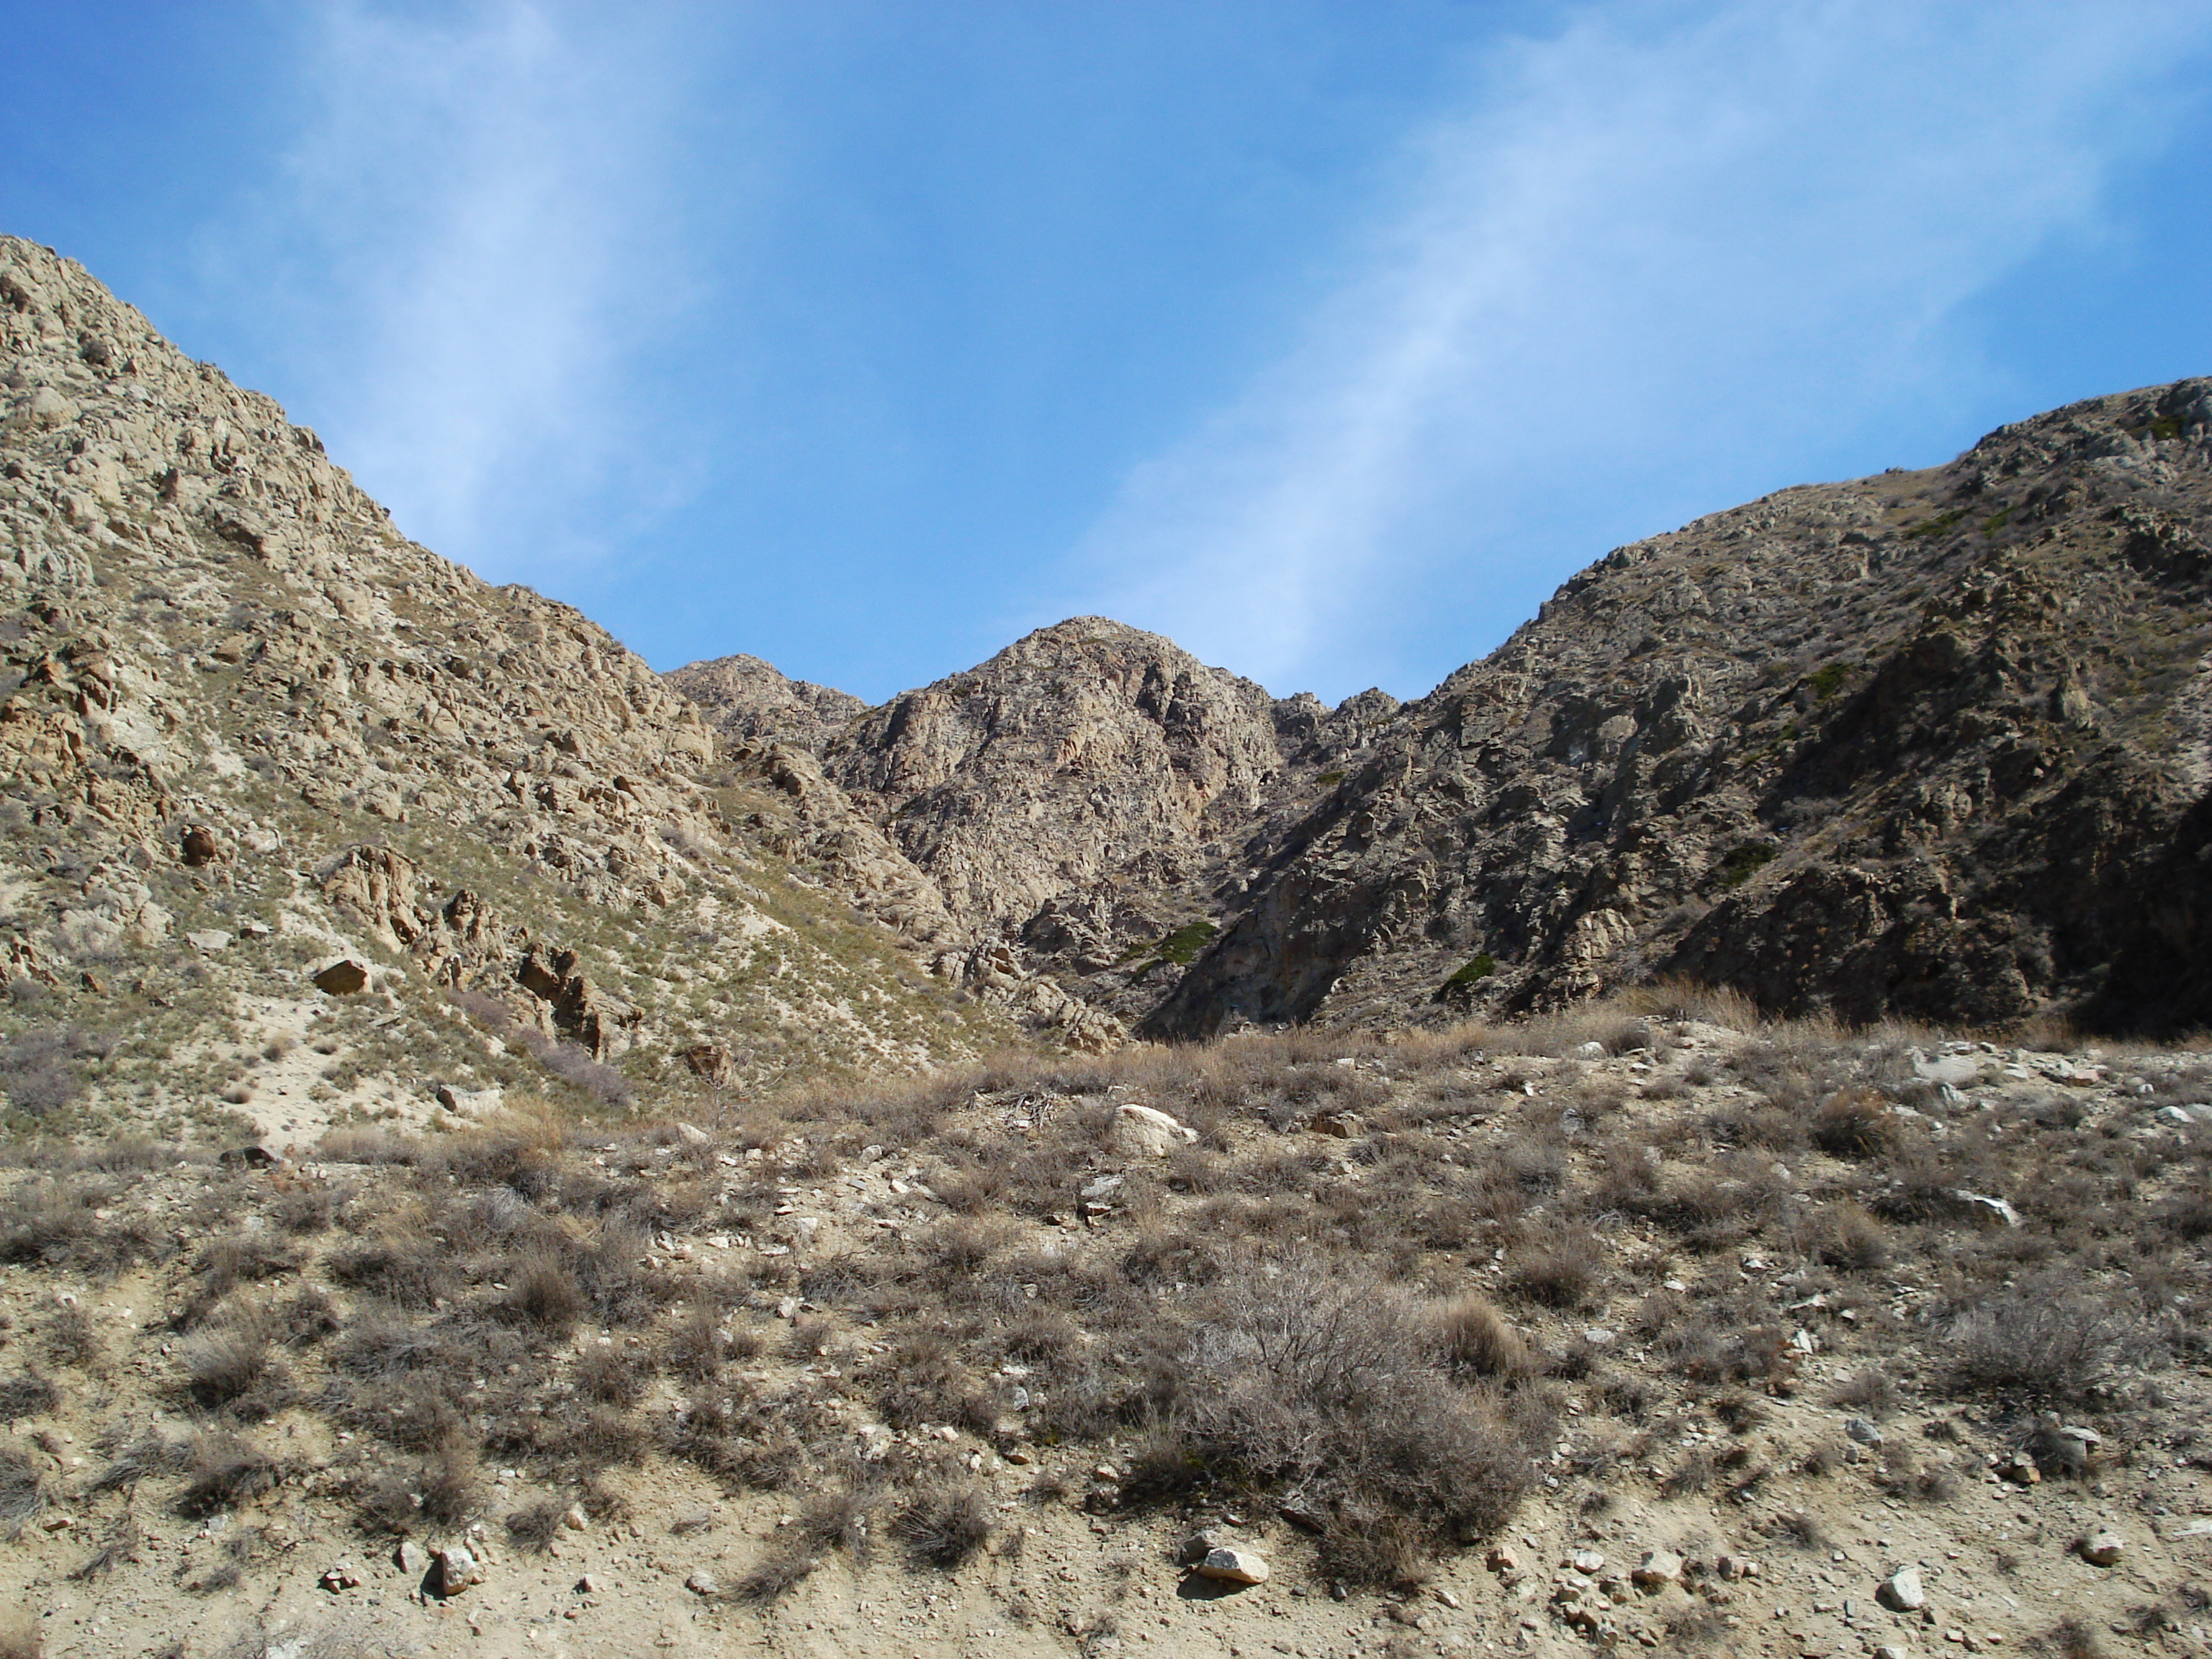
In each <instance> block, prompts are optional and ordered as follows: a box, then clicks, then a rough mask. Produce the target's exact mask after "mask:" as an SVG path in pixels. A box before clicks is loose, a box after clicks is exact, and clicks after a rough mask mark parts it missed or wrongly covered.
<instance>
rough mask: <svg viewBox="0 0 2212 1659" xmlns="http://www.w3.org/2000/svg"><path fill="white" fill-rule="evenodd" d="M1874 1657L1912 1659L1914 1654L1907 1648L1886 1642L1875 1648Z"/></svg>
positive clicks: (1876, 1658)
mask: <svg viewBox="0 0 2212 1659" xmlns="http://www.w3.org/2000/svg"><path fill="white" fill-rule="evenodd" d="M1874 1659H1912V1655H1911V1652H1910V1651H1909V1650H1906V1649H1905V1648H1900V1647H1897V1646H1894V1645H1893V1644H1888V1643H1884V1644H1882V1645H1881V1647H1878V1648H1876V1649H1875V1650H1874Z"/></svg>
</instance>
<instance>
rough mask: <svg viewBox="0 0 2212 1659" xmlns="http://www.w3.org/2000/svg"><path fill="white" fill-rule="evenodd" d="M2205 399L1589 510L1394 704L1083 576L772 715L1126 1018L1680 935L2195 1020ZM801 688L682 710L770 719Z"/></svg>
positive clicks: (1496, 1005)
mask: <svg viewBox="0 0 2212 1659" xmlns="http://www.w3.org/2000/svg"><path fill="white" fill-rule="evenodd" d="M2208 408H2212V404H2208V399H2207V386H2206V383H2205V382H2202V381H2186V382H2182V383H2179V384H2177V385H2175V386H2166V387H2158V388H2152V389H2149V390H2147V391H2143V392H2131V393H2127V394H2124V395H2120V396H2115V397H2111V398H2100V399H2094V400H2092V401H2090V402H2087V403H2084V404H2076V405H2074V406H2072V407H2070V408H2068V409H2064V410H2058V411H2056V412H2054V413H2052V414H2050V415H2046V416H2039V417H2038V418H2036V419H2033V420H2030V421H2026V422H2020V423H2018V424H2016V425H2014V426H2008V427H2006V428H2002V429H2000V430H1999V431H1997V432H1995V433H1992V434H1990V435H1989V436H1988V437H1986V438H1984V440H1982V441H1980V442H1979V443H1978V444H1977V445H1975V446H1974V447H1973V448H1972V450H1970V451H1969V452H1968V453H1966V454H1965V455H1963V456H1961V457H1960V458H1959V459H1957V460H1955V461H1954V462H1953V463H1951V464H1950V465H1947V466H1942V467H1937V468H1934V469H1930V470H1928V471H1920V472H1904V471H1891V472H1888V473H1885V474H1883V475H1881V477H1875V478H1870V479H1862V480H1858V481H1856V482H1852V483H1839V484H1826V485H1815V486H1808V487H1805V488H1801V489H1787V490H1783V491H1779V492H1778V493H1777V494H1775V495H1771V496H1768V497H1766V498H1765V499H1763V500H1761V501H1755V502H1753V503H1751V504H1749V505H1747V506H1746V507H1739V508H1735V509H1734V510H1732V511H1729V512H1725V513H1717V514H1715V515H1713V516H1711V517H1710V518H1706V519H1703V520H1699V521H1697V522H1696V523H1694V524H1692V525H1689V526H1686V527H1685V528H1683V529H1682V530H1680V531H1677V532H1673V533H1671V534H1668V535H1664V536H1659V537H1655V538H1652V539H1650V541H1647V542H1643V543H1639V544H1636V545H1634V546H1631V547H1626V548H1622V549H1620V550H1616V551H1614V552H1613V553H1612V554H1610V555H1608V556H1607V557H1606V558H1605V559H1603V560H1601V562H1599V563H1597V564H1596V565H1595V566H1593V567H1591V568H1589V569H1588V570H1586V571H1584V572H1583V574H1580V575H1578V576H1577V577H1576V578H1575V579H1574V580H1571V581H1570V582H1569V583H1568V584H1567V585H1566V586H1565V587H1563V588H1562V589H1561V590H1560V591H1559V593H1558V594H1557V595H1555V596H1554V598H1553V599H1552V600H1551V601H1550V603H1548V604H1547V605H1545V606H1544V607H1543V609H1542V611H1541V613H1540V614H1539V616H1538V617H1536V618H1535V619H1534V620H1533V621H1532V622H1530V623H1528V625H1527V626H1526V627H1524V628H1522V629H1520V630H1519V631H1518V632H1517V633H1516V634H1515V635H1513V637H1512V638H1511V639H1510V640H1509V641H1507V642H1506V644H1505V645H1504V646H1503V647H1500V648H1499V649H1498V651H1496V652H1495V653H1492V655H1491V656H1490V657H1488V658H1486V659H1484V660H1482V661H1480V662H1478V663H1473V664H1470V665H1468V666H1467V667H1466V668H1464V669H1462V670H1461V671H1458V672H1457V673H1455V674H1454V675H1453V676H1451V677H1450V678H1449V679H1448V680H1447V681H1446V682H1445V683H1444V684H1443V685H1441V686H1439V687H1438V688H1437V690H1435V691H1434V692H1432V693H1431V694H1430V695H1429V696H1426V697H1425V698H1423V699H1421V700H1419V702H1414V703H1412V704H1408V705H1407V706H1405V707H1403V708H1400V707H1398V706H1397V705H1396V704H1395V703H1394V702H1391V700H1389V698H1387V697H1385V696H1383V695H1382V694H1381V693H1379V692H1375V693H1369V694H1367V695H1366V696H1364V697H1363V698H1359V699H1354V700H1353V701H1352V702H1349V703H1347V704H1346V705H1345V707H1344V708H1340V709H1338V710H1336V711H1334V712H1332V711H1329V710H1327V709H1325V708H1323V707H1322V705H1321V704H1320V703H1318V702H1316V701H1315V700H1314V699H1312V698H1311V697H1298V698H1291V699H1287V700H1284V701H1275V700H1273V699H1271V698H1270V697H1269V696H1267V693H1266V692H1265V691H1263V690H1261V688H1259V687H1258V686H1256V685H1252V684H1249V683H1248V682H1244V681H1241V680H1238V679H1237V678H1234V677H1233V676H1231V675H1229V674H1226V673H1225V672H1224V671H1220V670H1217V669H1211V668H1206V667H1205V666H1203V665H1200V664H1198V663H1196V662H1195V661H1194V659H1191V658H1189V657H1188V655H1187V654H1186V653H1182V652H1181V651H1180V650H1178V649H1177V648H1176V647H1174V646H1173V645H1172V644H1171V643H1170V642H1169V641H1164V640H1160V639H1158V638H1156V637H1154V636H1152V635H1143V634H1139V633H1137V632H1135V631H1134V630H1132V629H1126V628H1121V627H1120V626H1118V625H1117V624H1115V623H1106V622H1103V621H1099V620H1097V619H1091V618H1079V619H1077V620H1075V621H1073V622H1069V623H1062V624H1060V626H1059V627H1057V628H1052V629H1043V630H1041V631H1040V632H1038V633H1036V634H1035V635H1030V637H1029V638H1028V639H1026V640H1024V641H1021V642H1019V643H1018V644H1017V645H1016V646H1014V647H1010V648H1009V649H1008V650H1007V651H1006V652H1003V653H1000V655H999V656H998V657H995V658H994V659H992V660H991V661H990V662H988V663H986V664H984V665H981V666H980V667H979V668H976V669H975V670H973V671H969V673H967V674H963V675H954V676H952V677H951V678H947V679H945V680H942V681H939V683H938V684H934V685H932V686H929V687H927V688H925V689H923V690H920V691H915V692H911V693H908V694H907V695H906V696H902V697H900V698H897V699H895V700H894V701H893V702H890V703H888V704H886V705H884V707H883V708H878V709H873V710H870V711H867V712H866V714H862V715H859V716H857V717H854V718H849V719H848V720H845V721H844V723H843V724H842V725H841V726H839V727H838V729H837V730H836V732H833V733H829V734H828V735H826V736H825V735H823V730H822V727H821V726H820V725H819V724H817V723H811V722H808V721H799V722H795V723H794V725H793V726H792V727H790V728H788V729H787V731H786V732H783V733H781V734H780V735H782V736H784V738H785V740H786V741H787V742H789V743H793V744H800V745H804V746H805V747H807V748H809V749H811V750H813V752H814V753H815V754H816V756H817V758H818V761H819V772H820V783H819V784H818V785H816V786H813V787H829V788H830V789H833V790H834V791H836V792H837V793H839V794H841V795H842V803H849V804H850V807H851V816H852V817H855V818H857V819H860V820H865V821H866V823H869V824H872V825H873V826H874V827H875V829H877V831H878V833H879V835H880V837H881V844H880V847H879V849H878V850H879V853H880V854H881V855H882V856H883V857H886V858H888V857H890V856H891V855H893V854H896V855H897V856H899V857H902V859H903V860H904V866H905V867H906V868H908V869H910V870H912V871H913V872H915V876H916V878H918V879H919V881H920V882H921V884H923V885H926V886H927V887H928V888H930V889H933V890H934V892H935V894H936V895H937V896H938V897H939V900H940V901H941V912H942V920H940V919H939V910H938V909H936V908H929V907H927V906H920V905H915V906H912V907H910V908H928V914H929V915H930V918H931V925H932V927H934V928H936V929H937V932H936V933H933V935H932V936H931V937H932V939H933V942H936V943H939V944H941V942H942V941H943V940H944V939H946V938H950V937H965V938H967V939H970V940H972V941H973V943H974V947H975V952H977V953H980V954H976V955H971V957H969V959H968V961H967V965H966V966H965V967H964V968H959V969H951V970H948V971H951V973H952V975H953V976H954V977H956V978H957V977H960V976H961V975H962V974H963V973H972V972H973V969H974V965H975V962H976V961H977V960H981V959H984V958H987V959H988V960H989V961H990V962H993V963H997V964H998V965H999V966H1000V969H1003V970H1004V971H1006V972H1007V973H1010V974H1014V975H1024V974H1029V975H1036V974H1044V975H1052V976H1054V977H1055V978H1056V979H1057V980H1058V981H1060V983H1062V984H1064V985H1066V987H1068V988H1069V989H1070V990H1071V991H1072V992H1073V993H1074V994H1077V995H1079V996H1080V997H1081V998H1083V999H1084V1000H1086V1001H1087V1002H1090V1003H1091V1004H1093V1005H1095V1006H1100V1007H1103V1008H1106V1009H1109V1010H1110V1011H1112V1012H1115V1014H1117V1015H1118V1016H1120V1017H1121V1018H1123V1019H1124V1020H1126V1021H1127V1022H1128V1023H1129V1024H1132V1025H1133V1026H1136V1027H1138V1028H1139V1029H1141V1030H1145V1031H1146V1032H1148V1033H1150V1034H1152V1035H1154V1036H1173V1037H1189V1036H1201V1035H1205V1034H1208V1033H1211V1032H1214V1031H1218V1030H1223V1029H1225V1028H1231V1027H1234V1026H1235V1025H1237V1024H1242V1023H1245V1022H1257V1023H1261V1024H1277V1023H1281V1022H1285V1021H1306V1020H1322V1021H1349V1022H1354V1023H1361V1024H1382V1025H1394V1024H1407V1023H1409V1022H1421V1021H1427V1020H1436V1019H1443V1018H1455V1017H1457V1016H1458V1015H1460V1014H1462V1013H1464V1012H1468V1010H1470V1009H1482V1010H1487V1011H1500V1012H1510V1011H1513V1010H1517V1009H1525V1008H1529V1007H1535V1006H1551V1005H1555V1004H1558V1003H1560V1002H1563V1001H1566V1000H1573V999H1575V998H1578V997H1582V996H1585V995H1589V994H1593V993H1596V992H1599V991H1601V990H1605V989H1607V988H1610V987H1616V986H1620V985H1624V984H1629V983H1633V982H1636V981H1640V980H1644V979H1648V978H1650V977H1653V976H1656V975H1687V976H1691V977H1694V978H1697V979H1700V980H1704V981H1711V982H1714V983H1717V984H1723V985H1728V986H1731V987H1736V988H1739V989H1741V990H1743V991H1745V992H1747V994H1751V995H1752V996H1753V997H1754V998H1756V999H1757V1000H1759V1003H1760V1004H1761V1006H1765V1007H1766V1008H1769V1009H1771V1010H1774V1011H1777V1012H1790V1013H1805V1012H1814V1011H1818V1010H1826V1011H1829V1012H1833V1013H1835V1014H1837V1015H1838V1016H1840V1017H1843V1018H1849V1019H1852V1020H1869V1019H1875V1018H1881V1017H1882V1016H1884V1015H1887V1014H1899V1015H1911V1016H1914V1017H1917V1018H1926V1019H1933V1020H1939V1021H1944V1022H1955V1023H1961V1024H2002V1023H2005V1022H2008V1021H2015V1020H2019V1019H2021V1018H2026V1017H2028V1016H2031V1015H2033V1014H2036V1013H2039V1012H2047V1011H2048V1012H2066V1013H2069V1014H2070V1015H2072V1016H2075V1017H2076V1018H2081V1019H2084V1020H2086V1021H2088V1022H2090V1023H2091V1024H2094V1025H2099V1026H2133V1025H2137V1024H2149V1025H2151V1026H2154V1027H2171V1026H2174V1025H2177V1024H2195V1023H2202V1022H2203V1021H2204V1020H2205V1019H2206V1018H2212V982H2208V981H2207V980H2206V979H2205V978H2204V976H2203V974H2202V973H2201V971H2200V970H2199V969H2197V968H2196V966H2195V965H2194V963H2193V960H2192V945H2191V941H2192V940H2193V939H2196V938H2197V936H2198V931H2199V929H2200V927H2201V926H2202V921H2203V919H2205V918H2207V916H2208V911H2207V900H2206V896H2205V893H2204V889H2203V874H2202V872H2201V870H2200V864H2201V861H2202V859H2203V855H2204V849H2205V836H2206V833H2207V817H2206V814H2207V812H2208V811H2212V808H2203V809H2200V808H2199V806H2198V805H2197V803H2198V801H2199V799H2200V797H2201V795H2202V793H2203V788H2204V785H2205V783H2206V781H2207V779H2208V772H2207V761H2206V757H2207V754H2208V742H2209V741H2212V738H2208V727H2207V710H2208V707H2212V679H2208V678H2207V675H2206V672H2205V663H2204V654H2205V652H2206V649H2207V647H2208V646H2209V645H2212V610H2208V608H2207V606H2208V599H2212V588H2208V585H2207V584H2208V580H2212V567H2208V565H2207V563H2206V554H2205V551H2204V547H2205V540H2206V538H2207V536H2208V534H2212V523H2209V522H2208V517H2207V513H2208V507H2212V496H2208V471H2207V452H2206V438H2205V431H2206V421H2207V412H2208ZM690 672H693V671H686V673H690ZM800 696H801V693H800V691H799V689H797V688H787V687H786V686H784V685H782V684H778V683H775V682H763V681H760V680H757V679H756V680H755V681H754V682H752V683H751V684H750V685H749V687H748V689H747V691H746V696H745V699H744V701H742V702H741V703H740V702H739V701H738V700H734V699H731V698H728V697H725V698H724V699H723V700H722V702H721V703H720V705H719V706H718V707H716V708H713V709H712V711H711V713H710V717H711V718H713V719H714V720H716V721H717V723H719V724H720V725H721V726H723V728H724V729H725V730H726V731H728V732H732V733H733V734H734V735H736V736H738V737H740V738H746V739H750V740H753V741H756V742H757V740H758V739H759V738H761V737H762V736H763V734H765V733H768V732H774V731H775V729H776V728H775V718H774V710H775V708H779V707H783V706H787V705H789V704H790V703H792V702H793V701H795V700H798V699H799V698H800ZM842 803H841V804H840V806H839V811H843V810H844V807H843V805H842ZM2151 891H2155V892H2156V893H2158V895H2159V896H2160V898H2159V902H2157V903H2155V904H2151V903H2146V902H2143V898H2144V895H2145V894H2146V893H2148V892H2151ZM948 923H949V924H950V928H951V932H950V933H948V932H947V931H946V925H947V924H948Z"/></svg>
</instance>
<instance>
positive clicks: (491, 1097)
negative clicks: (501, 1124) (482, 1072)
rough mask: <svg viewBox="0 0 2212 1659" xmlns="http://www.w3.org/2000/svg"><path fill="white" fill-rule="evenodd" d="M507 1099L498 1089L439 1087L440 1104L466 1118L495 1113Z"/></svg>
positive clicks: (446, 1084)
mask: <svg viewBox="0 0 2212 1659" xmlns="http://www.w3.org/2000/svg"><path fill="white" fill-rule="evenodd" d="M506 1098H507V1097H506V1096H505V1095H503V1094H501V1092H500V1091H498V1090H497V1089H456V1088H455V1087H453V1085H452V1084H450V1083H441V1084H440V1085H438V1104H440V1105H441V1106H442V1107H444V1108H445V1109H447V1111H449V1112H459V1114H460V1115H462V1116H464V1117H481V1116H483V1115H484V1114H485V1113H487V1112H495V1111H497V1110H498V1109H500V1107H501V1105H502V1104H503V1103H505V1101H506Z"/></svg>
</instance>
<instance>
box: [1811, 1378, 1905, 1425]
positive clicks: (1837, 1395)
mask: <svg viewBox="0 0 2212 1659" xmlns="http://www.w3.org/2000/svg"><path fill="white" fill-rule="evenodd" d="M1898 1401H1899V1395H1898V1389H1897V1384H1896V1383H1893V1382H1892V1381H1891V1380H1890V1377H1889V1374H1888V1373H1887V1371H1885V1370H1882V1369H1881V1367H1880V1366H1879V1365H1869V1366H1867V1367H1866V1368H1864V1369H1863V1370H1857V1371H1854V1372H1852V1373H1851V1375H1850V1376H1847V1377H1845V1378H1844V1380H1843V1381H1842V1382H1840V1383H1837V1384H1836V1386H1835V1387H1834V1388H1833V1389H1830V1390H1829V1393H1828V1403H1829V1404H1830V1405H1832V1406H1834V1407H1837V1408H1838V1409H1839V1410H1844V1411H1851V1410H1857V1411H1863V1412H1864V1413H1866V1414H1867V1415H1868V1416H1869V1417H1887V1416H1888V1415H1889V1414H1890V1413H1892V1412H1893V1411H1895V1410H1896V1409H1897V1407H1898Z"/></svg>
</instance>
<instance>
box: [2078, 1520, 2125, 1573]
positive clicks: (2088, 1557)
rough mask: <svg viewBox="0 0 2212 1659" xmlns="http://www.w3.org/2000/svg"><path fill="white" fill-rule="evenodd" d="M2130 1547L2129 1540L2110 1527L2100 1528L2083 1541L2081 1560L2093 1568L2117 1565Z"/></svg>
mask: <svg viewBox="0 0 2212 1659" xmlns="http://www.w3.org/2000/svg"><path fill="white" fill-rule="evenodd" d="M2127 1547H2128V1541H2127V1540H2126V1539H2124V1538H2123V1537H2121V1536H2120V1535H2119V1534H2118V1533H2116V1532H2114V1531H2113V1530H2112V1528H2109V1527H2100V1528H2098V1529H2097V1530H2096V1531H2094V1532H2093V1533H2091V1534H2089V1535H2088V1536H2087V1538H2085V1539H2083V1540H2082V1541H2081V1559H2083V1560H2084V1561H2087V1563H2088V1564H2089V1565H2091V1566H2093V1567H2109V1566H2112V1565H2115V1564H2116V1563H2117V1562H2118V1560H2119V1559H2120V1557H2121V1555H2122V1554H2123V1553H2124V1552H2125V1551H2126V1549H2127Z"/></svg>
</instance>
